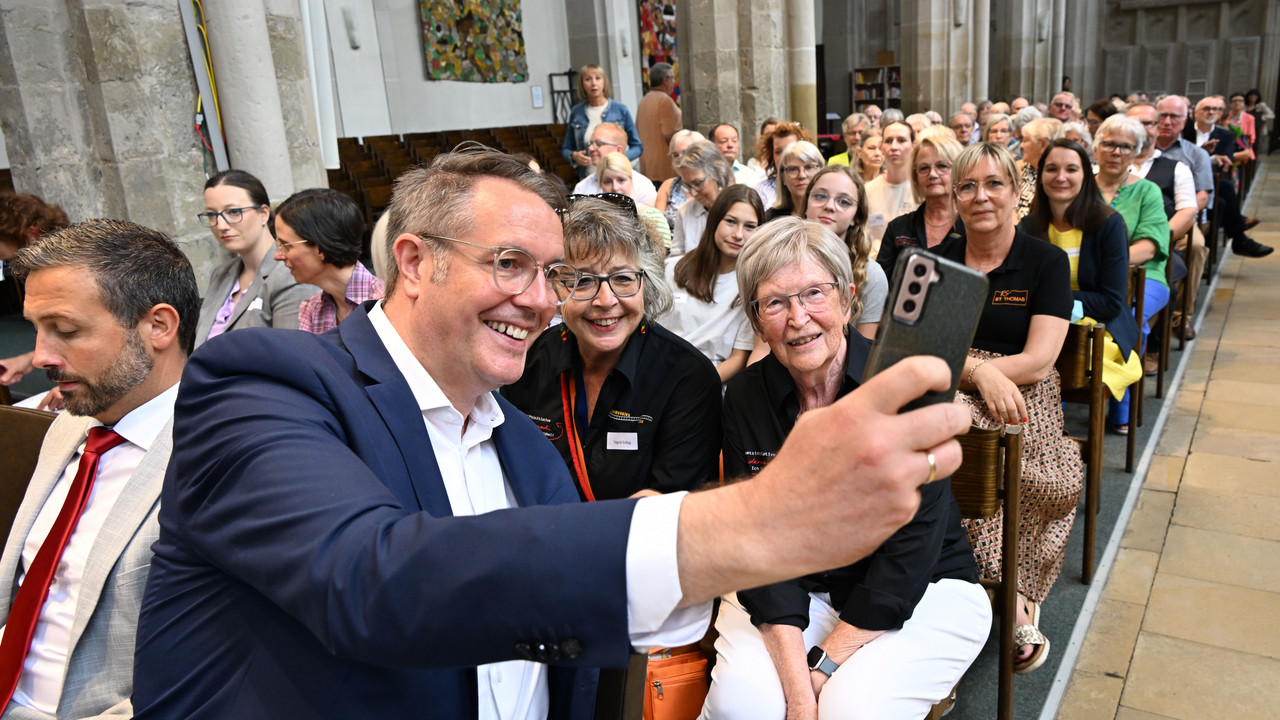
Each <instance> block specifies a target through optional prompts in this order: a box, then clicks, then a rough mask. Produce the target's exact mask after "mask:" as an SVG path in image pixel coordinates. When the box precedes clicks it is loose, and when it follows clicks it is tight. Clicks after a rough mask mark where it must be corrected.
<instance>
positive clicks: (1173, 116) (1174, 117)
mask: <svg viewBox="0 0 1280 720" xmlns="http://www.w3.org/2000/svg"><path fill="white" fill-rule="evenodd" d="M1186 119H1187V116H1186V115H1183V114H1182V113H1160V120H1161V121H1162V122H1163V121H1165V120H1170V121H1172V122H1177V121H1178V120H1186Z"/></svg>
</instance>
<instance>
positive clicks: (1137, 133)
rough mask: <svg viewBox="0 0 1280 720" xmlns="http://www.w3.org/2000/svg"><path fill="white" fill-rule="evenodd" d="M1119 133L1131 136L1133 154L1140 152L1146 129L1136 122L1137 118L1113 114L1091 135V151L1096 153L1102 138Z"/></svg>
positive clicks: (1144, 141) (1144, 140)
mask: <svg viewBox="0 0 1280 720" xmlns="http://www.w3.org/2000/svg"><path fill="white" fill-rule="evenodd" d="M1119 133H1128V134H1129V135H1130V136H1132V137H1133V154H1134V155H1139V154H1141V153H1142V148H1144V147H1146V145H1147V129H1146V128H1144V127H1143V126H1142V123H1140V122H1138V120H1137V118H1131V117H1129V116H1128V115H1123V114H1119V113H1117V114H1115V115H1112V116H1111V117H1109V118H1107V119H1106V120H1103V121H1102V124H1101V125H1099V126H1098V132H1097V133H1096V134H1095V135H1094V136H1093V152H1094V154H1097V152H1098V146H1099V145H1101V144H1102V138H1103V137H1107V136H1111V135H1117V134H1119Z"/></svg>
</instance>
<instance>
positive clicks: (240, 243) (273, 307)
mask: <svg viewBox="0 0 1280 720" xmlns="http://www.w3.org/2000/svg"><path fill="white" fill-rule="evenodd" d="M198 217H199V218H200V220H201V221H203V222H205V223H207V224H208V225H209V230H211V231H212V232H213V236H214V237H216V238H217V239H218V242H220V243H222V246H223V247H224V248H226V249H227V250H230V251H231V252H233V253H235V254H236V257H234V258H232V259H230V260H228V261H227V262H226V263H223V264H222V265H219V266H218V267H217V268H216V269H214V271H213V276H212V277H211V278H210V279H209V285H208V289H207V290H206V291H205V297H204V302H203V303H202V304H201V305H200V321H199V322H198V323H196V347H199V346H200V345H201V344H202V343H204V341H206V340H208V339H209V338H211V337H214V336H217V335H221V334H222V333H224V332H228V331H230V330H238V329H240V328H246V327H277V328H289V329H296V328H297V327H298V306H299V305H300V304H301V303H302V301H303V300H305V299H307V298H308V297H309V296H310V295H311V294H312V293H314V292H315V291H316V288H315V287H312V286H310V285H299V284H298V283H297V281H295V280H294V279H293V276H292V275H290V274H289V268H287V267H285V266H284V265H283V264H281V263H278V262H276V259H275V257H274V254H273V252H272V250H273V248H274V246H275V239H274V238H272V237H271V232H270V231H269V230H268V229H267V227H268V223H270V221H271V202H270V200H268V199H267V190H266V188H264V187H263V186H262V182H261V181H259V180H258V178H256V177H254V176H252V175H250V174H249V173H247V172H245V171H243V170H224V171H223V172H220V173H218V174H217V175H214V176H213V177H211V178H209V180H208V182H206V183H205V184H204V212H202V213H200V214H199V216H198Z"/></svg>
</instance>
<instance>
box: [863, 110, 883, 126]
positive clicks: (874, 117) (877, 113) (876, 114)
mask: <svg viewBox="0 0 1280 720" xmlns="http://www.w3.org/2000/svg"><path fill="white" fill-rule="evenodd" d="M862 114H863V115H866V116H867V122H869V123H870V126H869V127H868V128H867V129H869V130H875V129H877V128H879V127H880V120H881V119H882V118H881V116H882V115H884V111H883V110H881V109H880V106H879V105H868V106H866V107H864V108H862Z"/></svg>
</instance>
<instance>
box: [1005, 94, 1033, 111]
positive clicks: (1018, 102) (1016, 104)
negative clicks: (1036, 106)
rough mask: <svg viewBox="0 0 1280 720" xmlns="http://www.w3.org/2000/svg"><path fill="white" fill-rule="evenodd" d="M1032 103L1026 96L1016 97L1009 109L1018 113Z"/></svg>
mask: <svg viewBox="0 0 1280 720" xmlns="http://www.w3.org/2000/svg"><path fill="white" fill-rule="evenodd" d="M1030 104H1031V103H1030V102H1029V101H1028V100H1027V99H1026V98H1024V97H1016V98H1014V99H1013V102H1011V103H1009V111H1010V112H1011V113H1013V114H1014V115H1017V114H1018V113H1019V112H1020V111H1021V110H1022V109H1023V108H1025V107H1027V106H1028V105H1030Z"/></svg>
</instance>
